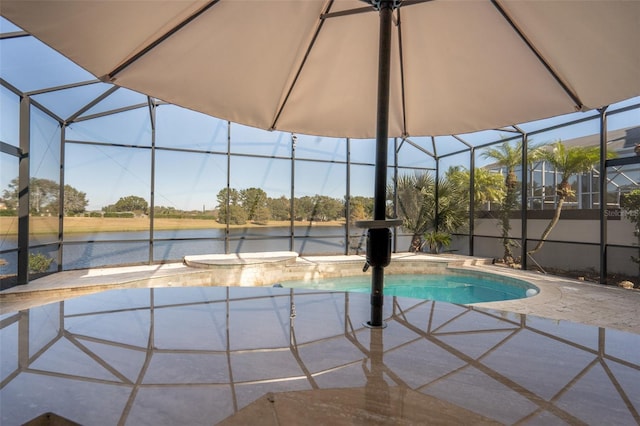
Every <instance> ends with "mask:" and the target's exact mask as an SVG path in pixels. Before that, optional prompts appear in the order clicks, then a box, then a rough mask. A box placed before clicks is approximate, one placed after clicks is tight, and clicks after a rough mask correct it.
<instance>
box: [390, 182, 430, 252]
mask: <svg viewBox="0 0 640 426" xmlns="http://www.w3.org/2000/svg"><path fill="white" fill-rule="evenodd" d="M434 181H435V180H434V178H433V176H431V175H430V174H429V173H422V174H418V173H416V174H414V175H402V176H399V177H398V179H397V181H396V192H397V197H398V206H397V207H398V215H399V217H400V218H402V227H403V228H404V229H406V230H407V231H411V232H413V236H412V237H411V244H410V246H409V251H411V252H417V251H419V250H420V248H421V247H422V235H423V234H424V233H425V232H426V231H427V230H428V229H429V227H430V226H431V225H432V222H431V221H430V217H429V214H428V211H429V209H430V208H431V206H432V204H433V203H430V202H429V200H430V199H431V198H434ZM387 193H388V194H393V188H389V190H388V191H387Z"/></svg>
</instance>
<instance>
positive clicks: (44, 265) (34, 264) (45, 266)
mask: <svg viewBox="0 0 640 426" xmlns="http://www.w3.org/2000/svg"><path fill="white" fill-rule="evenodd" d="M52 262H53V259H52V258H50V257H49V256H47V255H45V254H42V253H29V272H30V273H32V274H37V273H41V272H47V271H48V270H49V267H50V266H51V263H52Z"/></svg>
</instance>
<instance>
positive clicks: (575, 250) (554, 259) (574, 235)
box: [455, 217, 638, 276]
mask: <svg viewBox="0 0 640 426" xmlns="http://www.w3.org/2000/svg"><path fill="white" fill-rule="evenodd" d="M548 223H549V221H548V220H532V219H529V220H528V221H527V234H528V236H529V238H539V237H540V235H541V234H542V232H543V231H544V228H545V227H546V226H547V224H548ZM520 226H521V221H520V220H519V219H512V220H511V233H510V235H511V236H512V237H513V238H516V239H518V238H520ZM633 230H634V224H633V223H631V222H630V221H629V220H627V219H626V218H624V217H623V218H622V219H621V220H610V221H608V228H607V242H608V244H619V245H626V246H632V245H634V243H636V242H637V239H636V237H635V236H634V234H633ZM475 234H476V235H493V236H500V226H499V222H498V220H496V219H478V220H477V221H476V223H475ZM548 240H556V241H567V242H580V243H593V244H599V242H600V225H599V222H598V221H597V220H567V219H563V220H561V221H560V222H558V224H557V225H556V227H555V228H554V229H553V230H552V231H551V234H550V235H549V237H548ZM466 244H467V243H466V239H464V240H463V241H460V242H459V243H458V244H457V245H459V246H460V247H455V248H456V249H458V250H460V251H461V252H465V251H467V246H466ZM533 246H534V244H533V243H529V249H531V248H533ZM513 250H514V254H519V253H520V249H519V248H518V247H515V248H514V249H513ZM599 252H600V247H599V246H598V245H580V244H558V243H551V242H547V243H545V245H544V246H543V248H542V249H541V250H540V251H539V252H538V253H536V254H535V255H534V259H535V260H536V261H537V262H539V263H540V264H541V265H542V266H543V267H545V266H546V267H550V268H561V269H569V270H585V269H594V270H596V271H597V270H599V268H600V260H599ZM502 253H503V248H502V243H501V241H500V240H499V239H489V238H481V237H476V238H475V240H474V254H475V255H476V256H488V257H501V256H502ZM632 255H633V256H638V249H635V248H630V249H619V248H609V249H608V256H607V269H608V271H609V272H614V273H624V274H628V275H632V276H635V275H637V274H638V265H637V264H636V263H634V262H633V261H632V260H631V258H630V256H632ZM529 263H530V264H532V262H531V261H529Z"/></svg>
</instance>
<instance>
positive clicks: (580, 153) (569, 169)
mask: <svg viewBox="0 0 640 426" xmlns="http://www.w3.org/2000/svg"><path fill="white" fill-rule="evenodd" d="M612 156H613V153H610V154H609V157H612ZM540 159H542V160H544V161H546V162H547V163H548V164H549V165H551V166H552V167H554V168H555V169H556V170H557V171H558V172H559V173H560V175H561V179H560V183H558V187H557V189H556V195H557V196H558V202H557V204H556V208H555V211H554V214H553V217H552V218H551V221H550V222H549V224H548V225H547V227H546V228H545V230H544V231H543V232H542V235H541V236H540V240H539V241H538V244H536V246H535V247H534V248H533V249H532V250H530V251H528V252H527V254H534V253H536V252H537V251H538V250H540V249H541V248H542V246H543V245H544V243H545V241H546V239H547V237H548V236H549V234H550V233H551V231H552V230H553V228H554V227H555V226H556V224H557V223H558V221H559V220H560V213H561V212H562V207H563V206H564V203H565V201H566V200H567V199H568V198H570V197H573V196H575V191H574V190H573V188H571V184H569V179H570V178H571V177H572V176H574V175H577V174H581V173H587V172H590V171H591V169H592V168H593V166H594V165H596V164H598V162H599V161H600V147H598V146H594V147H584V146H573V147H566V146H565V145H564V144H563V143H562V140H558V141H556V142H554V143H552V144H550V145H548V146H547V147H546V149H541V150H540ZM601 173H602V172H601Z"/></svg>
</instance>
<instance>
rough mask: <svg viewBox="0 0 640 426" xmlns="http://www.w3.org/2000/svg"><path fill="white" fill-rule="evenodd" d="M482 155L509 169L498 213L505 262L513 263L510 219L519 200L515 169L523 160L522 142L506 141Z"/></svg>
mask: <svg viewBox="0 0 640 426" xmlns="http://www.w3.org/2000/svg"><path fill="white" fill-rule="evenodd" d="M481 155H482V157H483V158H488V159H491V160H494V161H495V162H496V163H497V164H498V165H500V166H502V167H505V168H506V169H507V170H506V172H507V173H506V175H505V179H504V186H505V194H504V198H503V199H502V202H501V203H500V210H499V212H498V213H499V218H500V228H501V231H502V235H501V236H502V245H503V247H504V255H503V259H504V261H505V263H507V264H512V263H513V262H514V261H513V252H512V251H511V246H512V243H511V240H510V239H509V231H511V223H510V220H509V219H510V216H511V212H512V211H513V210H515V208H516V205H517V202H518V177H517V176H516V172H515V169H516V167H517V166H518V165H519V164H520V163H521V161H522V142H518V143H517V144H516V145H512V144H510V143H509V142H508V141H504V142H502V143H501V144H500V145H498V146H497V147H492V148H489V149H487V150H485V151H483V152H482V154H481Z"/></svg>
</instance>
